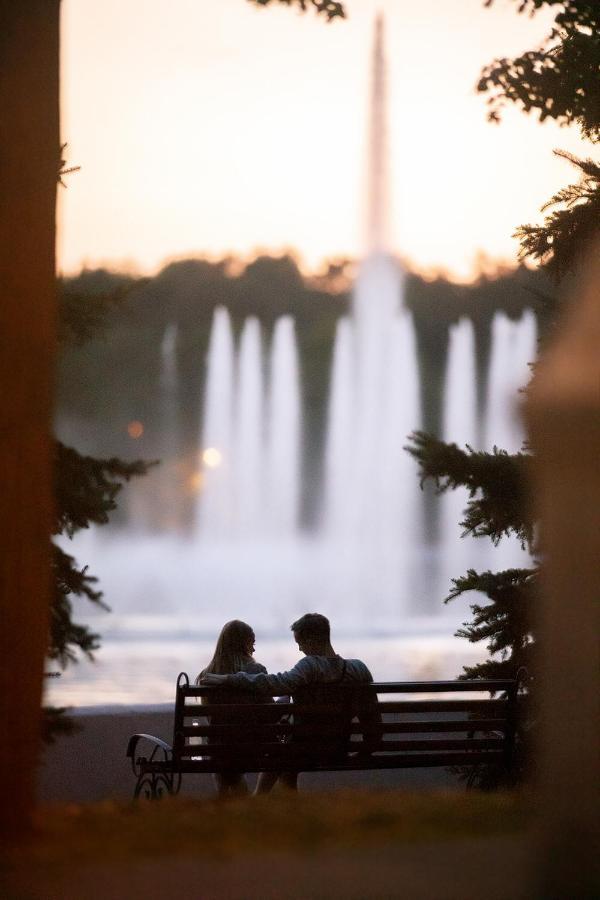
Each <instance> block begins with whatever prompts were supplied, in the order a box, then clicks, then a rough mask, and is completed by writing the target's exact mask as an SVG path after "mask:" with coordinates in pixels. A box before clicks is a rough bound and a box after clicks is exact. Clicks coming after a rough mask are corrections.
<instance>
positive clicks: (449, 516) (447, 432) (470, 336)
mask: <svg viewBox="0 0 600 900" xmlns="http://www.w3.org/2000/svg"><path fill="white" fill-rule="evenodd" d="M442 436H443V439H444V441H446V443H452V444H457V445H458V446H459V447H460V448H461V449H464V447H465V445H466V444H468V445H469V446H470V447H473V449H476V441H477V398H476V374H475V337H474V333H473V324H472V322H471V321H470V320H469V319H461V320H460V321H459V322H458V324H456V325H453V326H452V327H451V328H450V335H449V350H448V361H447V366H446V377H445V397H444V418H443V423H442ZM467 501H468V492H467V490H466V489H465V488H456V489H455V490H449V491H446V493H444V494H443V495H442V496H441V498H440V503H441V529H440V530H441V535H442V539H443V546H442V558H441V560H440V563H441V566H440V583H439V597H438V599H439V598H441V597H444V596H446V595H447V594H448V593H449V591H450V588H451V587H452V585H451V579H452V578H457V577H458V576H459V575H463V574H464V573H465V572H466V570H467V569H468V568H469V566H474V556H475V555H477V556H481V553H480V552H478V551H481V550H482V549H483V547H482V544H481V542H476V541H475V540H474V539H471V538H469V537H464V538H461V534H462V528H461V527H460V524H459V523H460V522H461V521H462V519H463V518H464V516H463V511H464V509H465V507H466V505H467Z"/></svg>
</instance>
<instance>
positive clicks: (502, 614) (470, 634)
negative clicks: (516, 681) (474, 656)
mask: <svg viewBox="0 0 600 900" xmlns="http://www.w3.org/2000/svg"><path fill="white" fill-rule="evenodd" d="M452 581H453V584H454V587H453V588H452V590H451V591H450V594H449V595H448V597H447V598H446V600H445V601H444V602H445V603H449V602H451V601H452V600H454V599H455V598H456V597H459V596H461V595H462V594H464V593H468V592H471V591H477V592H478V593H482V594H484V595H485V596H486V597H487V598H488V599H489V600H490V603H488V604H486V605H481V604H480V603H473V604H471V607H470V608H471V612H472V614H473V618H472V621H471V622H469V623H466V622H465V623H463V626H462V628H459V629H458V630H457V631H456V633H455V634H456V637H461V638H465V639H466V640H468V641H469V642H470V643H472V644H475V643H478V642H479V641H486V642H487V650H488V653H489V654H490V655H491V656H492V657H493V656H496V659H490V660H487V661H486V663H479V664H478V665H477V666H475V667H469V668H465V670H464V671H465V673H466V674H465V675H463V676H461V677H466V678H468V677H482V674H481V673H482V671H486V672H488V671H492V670H493V671H495V672H498V668H499V667H501V669H502V671H504V672H506V671H508V670H509V669H510V671H512V676H508V677H514V674H515V672H516V671H517V669H519V668H520V667H521V666H523V665H525V666H526V667H529V665H528V662H529V661H530V658H531V653H532V644H533V637H532V618H533V617H532V614H531V610H532V608H533V607H534V605H535V603H536V602H537V601H538V597H539V569H537V568H531V569H507V570H505V571H503V572H490V571H487V572H481V573H479V572H476V571H475V570H474V569H469V570H468V572H467V573H466V575H463V576H462V577H460V578H454V579H452ZM475 671H476V672H477V673H478V674H477V675H476V676H473V673H474V672H475ZM505 677H507V676H505Z"/></svg>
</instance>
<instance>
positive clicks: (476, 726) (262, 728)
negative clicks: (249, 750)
mask: <svg viewBox="0 0 600 900" xmlns="http://www.w3.org/2000/svg"><path fill="white" fill-rule="evenodd" d="M507 727H508V726H507V722H506V720H504V719H461V720H460V721H458V722H457V721H447V722H446V721H439V720H436V721H430V720H427V721H421V722H419V721H412V722H382V724H381V729H379V728H378V729H377V732H374V731H373V730H372V729H369V728H363V726H361V725H360V724H359V723H358V722H353V723H351V725H350V728H349V733H350V734H356V735H359V734H371V735H373V734H375V733H376V734H380V733H381V732H383V734H417V733H420V732H422V733H427V732H442V733H443V732H453V731H464V732H471V731H504V730H506V728H507ZM294 728H295V727H294V725H292V724H289V723H287V722H280V723H277V724H275V725H272V724H270V725H250V726H248V725H185V726H183V727H182V728H181V729H180V733H181V734H183V736H184V737H188V738H189V737H192V738H194V737H210V736H213V735H214V736H215V737H229V738H230V739H231V740H239V741H240V742H241V743H244V742H251V743H254V742H255V741H256V736H257V735H259V736H262V735H264V737H265V739H267V738H268V737H269V735H275V734H282V735H284V734H291V733H292V732H293V731H294ZM296 731H298V727H297V726H296ZM300 731H301V733H302V734H307V735H308V734H315V735H317V736H323V737H327V736H329V737H335V736H336V735H337V734H338V733H339V729H337V728H335V727H331V728H327V727H326V726H323V725H316V726H313V727H310V726H308V725H306V726H301V729H300Z"/></svg>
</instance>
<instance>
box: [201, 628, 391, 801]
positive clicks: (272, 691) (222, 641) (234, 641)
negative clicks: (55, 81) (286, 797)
mask: <svg viewBox="0 0 600 900" xmlns="http://www.w3.org/2000/svg"><path fill="white" fill-rule="evenodd" d="M291 630H292V632H293V633H294V639H295V641H296V643H297V644H298V649H299V650H300V652H301V653H303V654H304V657H303V659H301V660H299V662H297V663H296V665H295V666H294V667H293V669H290V670H289V671H288V672H279V673H278V674H277V675H269V673H268V672H267V670H266V669H265V667H264V666H263V665H261V664H260V663H258V662H256V660H255V659H254V656H253V654H254V643H255V635H254V632H253V630H252V628H251V627H250V626H249V625H246V623H245V622H240V621H238V620H237V619H234V620H233V621H232V622H228V623H227V624H226V625H225V626H224V627H223V630H222V631H221V634H220V635H219V639H218V641H217V646H216V648H215V653H214V656H213V658H212V660H211V662H210V663H209V664H208V666H207V667H206V668H205V669H203V670H202V672H201V673H200V674H199V675H198V678H197V679H196V683H197V684H203V685H204V684H206V685H214V686H220V687H223V688H224V690H223V691H222V692H221V691H219V698H218V700H217V702H218V703H227V702H230V703H239V702H242V703H243V702H245V701H246V702H256V699H257V695H259V696H260V697H262V698H263V699H266V700H267V702H270V701H271V698H272V697H274V696H276V697H291V698H292V699H293V700H294V701H295V702H296V703H301V704H309V705H310V704H318V703H319V702H327V698H324V697H323V696H322V694H323V691H322V690H321V691H320V686H321V685H327V686H329V689H330V688H331V686H332V685H336V684H341V683H342V682H344V683H354V684H356V685H359V684H369V683H371V682H372V681H373V677H372V675H371V673H370V672H369V670H368V668H367V667H366V665H365V664H364V663H363V662H361V660H360V659H342V657H341V656H339V655H338V654H337V653H336V652H335V650H334V649H333V647H332V646H331V639H330V630H329V620H328V619H327V618H326V617H325V616H322V615H320V614H319V613H307V614H306V615H304V616H302V618H300V619H298V621H297V622H294V623H293V625H292V626H291ZM320 694H321V696H320ZM213 702H214V701H213ZM362 702H363V708H361V709H360V710H358V712H357V714H358V717H359V720H360V722H361V723H363V722H364V723H366V724H368V725H371V724H373V722H374V719H373V709H374V704H375V703H376V697H375V695H374V694H372V693H371V692H369V695H368V698H367V699H366V703H365V701H364V700H363V701H362ZM369 707H370V710H371V714H369ZM315 721H318V720H316V719H315V718H314V717H313V718H312V723H313V724H314V723H315ZM278 779H279V780H280V781H281V783H282V784H283V785H284V786H286V787H288V788H291V789H293V790H295V789H296V788H297V782H298V773H297V772H281V773H273V772H263V773H261V774H260V775H259V778H258V782H257V786H256V791H255V793H257V794H264V793H268V792H269V791H270V790H271V788H272V787H273V785H274V784H275V782H276V781H277V780H278ZM215 780H216V784H217V790H218V792H219V794H221V795H224V794H227V793H229V792H232V793H246V792H247V785H246V782H245V780H244V777H243V775H242V774H241V773H239V772H231V773H226V774H218V775H215Z"/></svg>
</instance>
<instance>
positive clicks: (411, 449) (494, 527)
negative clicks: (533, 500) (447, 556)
mask: <svg viewBox="0 0 600 900" xmlns="http://www.w3.org/2000/svg"><path fill="white" fill-rule="evenodd" d="M409 440H410V441H411V444H409V445H408V446H406V447H405V448H404V449H405V450H406V451H407V452H408V453H410V454H411V456H413V457H414V459H416V460H417V463H418V464H419V470H420V480H421V487H422V486H423V484H424V482H425V481H427V480H428V479H430V480H432V481H433V482H434V484H435V487H436V490H437V492H438V493H443V492H445V491H447V490H452V489H454V488H457V487H466V488H467V490H468V492H469V500H468V502H467V506H466V509H465V510H464V511H463V519H462V521H461V522H460V525H461V527H462V528H463V536H464V535H467V534H471V535H473V537H489V538H491V540H492V541H493V542H494V543H495V544H497V543H498V542H499V541H500V539H501V538H502V537H503V536H506V535H509V534H516V535H517V537H518V538H519V540H520V541H521V543H522V544H523V545H527V546H531V544H532V543H533V537H534V521H533V518H532V515H531V511H530V508H529V499H528V489H527V477H526V475H527V472H526V470H527V466H528V462H529V458H530V457H529V455H528V454H526V453H516V454H512V455H511V454H509V453H507V452H506V450H499V449H498V448H497V447H494V449H493V452H492V453H485V452H483V451H479V450H473V449H472V447H469V446H468V445H467V447H466V450H462V449H461V448H460V447H458V446H457V445H456V444H445V443H444V442H443V441H440V440H438V439H437V438H435V437H434V436H433V435H431V434H427V433H426V432H423V431H415V432H413V433H412V434H411V435H410V436H409Z"/></svg>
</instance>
